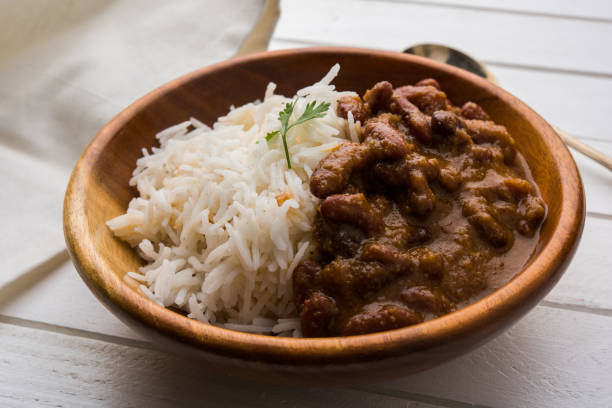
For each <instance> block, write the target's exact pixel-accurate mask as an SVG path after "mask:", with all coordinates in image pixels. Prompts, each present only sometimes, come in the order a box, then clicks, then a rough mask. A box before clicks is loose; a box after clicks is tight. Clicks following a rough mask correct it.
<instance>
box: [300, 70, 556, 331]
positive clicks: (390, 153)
mask: <svg viewBox="0 0 612 408" xmlns="http://www.w3.org/2000/svg"><path fill="white" fill-rule="evenodd" d="M336 112H337V114H338V115H339V116H341V117H344V118H347V116H348V113H349V112H351V114H352V115H353V117H354V120H355V121H360V122H361V124H362V125H363V132H362V140H361V142H360V143H353V142H346V143H343V144H341V145H340V146H338V148H336V149H335V150H334V151H332V152H331V153H330V154H329V155H328V156H327V157H326V158H325V159H323V160H322V161H321V162H320V163H319V165H318V167H317V168H316V169H315V171H314V172H313V174H312V176H311V178H310V189H311V191H312V193H313V194H314V195H315V196H316V197H318V198H320V199H321V202H320V205H319V208H318V212H317V216H316V220H315V227H314V237H315V240H316V243H317V251H316V253H315V254H314V255H312V256H311V257H310V258H309V259H306V260H304V261H302V262H301V263H300V264H299V265H298V266H297V268H296V269H295V271H294V275H293V290H294V298H295V303H296V305H297V308H298V311H299V315H300V319H301V327H302V333H303V335H304V336H305V337H325V336H349V335H356V334H364V333H373V332H378V331H383V330H390V329H396V328H400V327H404V326H410V325H413V324H417V323H420V322H423V321H425V320H429V319H432V318H435V317H437V316H442V315H444V314H447V313H450V312H452V311H454V310H456V309H457V308H460V307H462V306H464V305H465V304H467V303H469V302H472V301H474V300H476V299H477V298H478V297H482V296H484V295H485V294H486V293H488V291H491V290H492V289H494V288H496V287H499V286H500V285H502V284H504V283H505V282H507V281H508V280H509V279H510V278H511V277H512V276H514V275H515V274H516V273H518V272H519V271H520V270H521V268H522V267H523V266H524V264H525V263H526V261H527V259H528V257H529V256H530V254H531V253H532V252H533V250H534V248H535V245H536V243H537V236H536V235H537V232H538V229H539V227H540V225H541V223H542V222H543V220H544V218H545V215H546V205H545V204H544V202H543V200H542V199H541V198H540V196H539V192H538V190H537V187H536V186H535V184H534V183H533V182H531V181H529V180H530V174H529V169H528V167H527V165H526V163H525V160H524V159H523V157H522V156H521V154H520V153H519V152H518V151H517V150H516V147H515V142H514V139H513V138H512V136H511V135H510V134H509V133H508V131H507V130H506V128H505V127H504V126H501V125H498V124H496V123H494V122H493V121H491V120H490V119H489V116H488V115H487V113H485V111H484V110H483V109H482V108H481V107H480V106H479V105H477V104H476V103H474V102H467V103H465V104H464V105H463V106H462V107H461V108H459V107H456V106H453V105H452V104H451V103H450V101H449V100H448V99H447V96H446V94H445V93H444V92H443V91H442V90H441V89H440V85H439V84H438V82H437V81H436V80H434V79H425V80H422V81H420V82H418V83H417V84H415V85H414V86H411V85H407V86H402V87H399V88H395V89H394V88H393V86H392V85H391V84H390V83H389V82H386V81H383V82H379V83H377V84H376V85H374V87H373V88H371V89H370V90H368V91H367V92H366V93H365V94H364V95H363V98H359V97H358V96H355V97H343V98H341V99H340V100H339V101H338V103H337V107H336Z"/></svg>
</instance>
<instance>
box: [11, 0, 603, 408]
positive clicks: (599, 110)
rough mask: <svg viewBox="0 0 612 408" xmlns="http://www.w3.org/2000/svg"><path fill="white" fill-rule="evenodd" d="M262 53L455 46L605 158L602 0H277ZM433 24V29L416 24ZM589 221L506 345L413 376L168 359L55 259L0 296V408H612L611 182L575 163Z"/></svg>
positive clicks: (504, 339) (502, 340) (592, 167)
mask: <svg viewBox="0 0 612 408" xmlns="http://www.w3.org/2000/svg"><path fill="white" fill-rule="evenodd" d="M282 6H283V14H282V17H281V20H280V22H279V25H278V28H277V30H276V32H275V35H274V37H273V41H272V44H271V48H272V49H280V48H294V47H303V46H309V45H350V46H359V47H372V48H383V49H388V50H402V49H403V48H405V47H407V46H409V45H411V44H415V43H419V42H437V43H443V44H449V45H453V46H455V47H458V48H460V49H462V50H464V51H466V52H468V53H470V54H472V55H473V56H475V57H477V58H480V59H481V60H483V61H484V62H486V63H487V64H488V65H489V66H490V68H491V70H492V71H493V72H494V73H495V75H496V76H497V78H498V80H499V82H500V83H501V84H502V85H503V86H504V87H505V88H506V89H507V90H509V91H510V92H511V93H513V94H515V95H516V96H518V97H519V98H521V99H523V100H524V101H525V102H527V103H528V104H529V105H531V106H532V107H533V108H534V109H535V110H536V111H538V112H539V113H540V114H541V115H542V116H543V117H544V118H546V119H547V120H549V121H550V122H551V123H555V124H557V125H558V126H560V127H561V128H563V129H565V130H567V131H568V132H571V133H573V134H575V135H576V136H579V137H580V138H582V139H584V140H585V141H587V142H588V143H590V144H592V145H593V146H594V147H596V148H598V149H600V150H602V151H604V152H606V153H607V154H610V155H612V131H611V129H610V128H611V118H612V97H611V95H612V3H610V1H609V0H583V1H580V2H576V1H572V0H541V1H537V2H535V1H530V0H506V1H503V0H488V1H487V0H435V1H427V0H414V1H410V0H406V1H399V0H396V1H393V0H386V1H349V0H337V1H327V0H309V1H298V0H288V1H284V2H283V3H282ZM430 24H433V27H434V28H432V27H430V26H429V25H430ZM574 157H575V159H576V161H577V163H578V166H579V168H580V171H581V173H582V177H583V181H584V184H585V188H586V193H587V211H588V213H587V214H588V215H587V220H586V225H585V229H584V235H583V238H582V242H581V244H580V247H579V249H578V251H577V253H576V256H575V258H574V261H573V262H572V264H571V265H570V267H569V269H568V271H567V272H566V274H565V276H564V277H563V278H562V280H561V281H560V283H559V284H558V285H557V286H556V287H555V288H554V290H553V291H552V292H551V293H550V295H549V296H548V297H547V298H546V299H545V300H544V301H542V302H541V303H540V305H539V306H537V307H536V308H535V309H534V310H533V311H532V312H531V313H529V314H528V315H527V316H526V317H525V318H523V319H522V320H521V321H520V322H519V323H517V324H516V325H515V326H514V327H512V328H511V329H510V330H509V331H507V332H506V333H505V334H503V335H501V336H499V337H498V338H496V339H495V340H493V341H491V342H490V343H489V344H487V345H485V346H483V347H481V348H479V349H478V350H476V351H474V352H472V353H471V354H468V355H465V356H463V357H461V358H459V359H457V360H455V361H452V362H449V363H447V364H445V365H443V366H440V367H438V368H435V369H433V370H430V371H427V372H423V373H421V374H418V375H414V376H411V377H405V378H399V379H397V380H393V381H384V382H379V383H374V384H371V385H365V386H364V385H361V386H354V387H344V388H337V389H325V388H321V389H309V390H305V389H303V388H295V387H280V386H270V385H263V384H259V383H255V382H249V381H245V380H241V379H237V378H230V377H227V376H224V375H220V374H218V373H215V372H212V371H210V370H209V369H208V368H207V367H205V366H196V367H193V366H192V363H191V361H188V360H184V359H182V358H180V357H175V356H172V355H168V354H166V353H164V352H163V351H161V350H159V349H158V347H157V346H155V345H153V344H151V343H149V342H147V341H146V340H144V339H143V338H141V337H140V336H138V335H137V334H135V333H134V332H132V331H131V330H130V329H128V328H127V327H125V326H124V325H123V324H122V323H120V322H119V321H118V320H117V319H116V318H115V317H114V316H113V315H112V314H111V313H110V312H108V311H107V310H105V309H104V308H103V307H102V306H101V305H100V304H99V303H98V301H97V300H96V299H95V298H94V297H93V295H91V294H90V292H89V290H88V289H87V288H86V287H85V285H84V284H83V283H82V282H81V280H80V278H79V277H78V276H77V274H76V272H75V271H74V268H73V267H72V265H71V263H70V261H69V260H68V258H67V255H65V253H59V254H58V255H57V256H56V257H55V258H53V259H52V260H51V261H49V262H46V263H45V264H42V265H37V266H35V267H33V268H32V269H31V270H30V271H28V273H26V274H24V275H23V276H22V277H21V278H20V279H18V280H17V281H15V282H13V283H12V284H10V285H9V286H8V287H5V288H4V289H2V290H1V291H0V407H13V406H15V407H21V406H27V407H31V406H63V407H85V406H92V407H98V406H109V407H145V406H146V407H162V406H172V407H183V406H184V407H191V406H207V405H208V406H269V405H274V406H279V405H280V406H287V407H293V406H347V407H353V406H384V407H387V406H392V407H393V406H404V407H405V406H409V407H463V406H470V405H472V404H473V405H476V406H495V407H523V406H529V407H575V406H587V407H611V406H612V296H610V293H612V206H611V205H610V203H611V201H612V173H610V172H609V171H607V170H605V169H604V168H602V167H600V166H598V165H597V164H595V163H593V162H591V161H589V160H588V159H586V158H584V157H583V156H581V155H580V154H578V153H575V154H574Z"/></svg>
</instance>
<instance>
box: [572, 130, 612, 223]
mask: <svg viewBox="0 0 612 408" xmlns="http://www.w3.org/2000/svg"><path fill="white" fill-rule="evenodd" d="M586 142H587V143H588V144H589V145H591V146H592V147H593V148H595V149H598V150H599V151H601V152H603V153H605V154H607V155H608V156H610V157H612V143H607V142H596V141H594V140H588V141H586ZM570 151H571V152H572V154H573V156H574V159H575V160H576V164H577V165H578V169H579V170H580V175H581V176H582V182H583V184H584V191H585V194H586V207H587V211H590V212H594V213H599V214H607V215H610V214H612V205H610V203H611V202H612V173H611V172H610V170H608V169H606V168H605V167H603V166H601V165H600V164H598V163H596V162H595V161H593V160H591V159H589V158H588V157H586V156H584V155H582V154H581V153H578V152H576V151H574V150H572V149H570Z"/></svg>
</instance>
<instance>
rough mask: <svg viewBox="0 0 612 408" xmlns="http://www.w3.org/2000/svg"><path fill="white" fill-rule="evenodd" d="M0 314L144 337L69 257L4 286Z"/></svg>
mask: <svg viewBox="0 0 612 408" xmlns="http://www.w3.org/2000/svg"><path fill="white" fill-rule="evenodd" d="M0 315H4V316H9V317H16V318H22V319H27V320H33V321H40V322H45V323H48V324H52V325H58V326H63V327H70V328H75V329H79V330H87V331H91V332H98V333H104V334H106V335H111V336H118V337H123V338H128V339H134V340H142V337H141V336H140V335H138V334H137V333H135V332H134V331H133V330H131V329H130V328H128V327H127V326H125V325H124V324H123V323H121V321H120V320H119V319H117V318H116V317H115V316H114V315H113V314H112V313H111V312H110V311H108V310H107V309H106V308H105V307H104V306H103V305H102V304H101V303H100V302H99V301H98V299H96V298H95V296H94V295H93V294H92V293H91V292H90V290H89V288H87V286H86V285H85V283H84V282H83V281H82V280H81V278H80V277H79V275H78V273H77V272H76V270H75V269H74V266H73V265H72V262H71V261H70V260H69V259H64V261H63V262H62V263H61V264H60V265H54V267H53V268H49V269H46V270H39V271H35V272H33V273H29V274H25V275H23V276H22V277H21V278H20V279H19V280H17V281H15V282H13V283H12V284H11V285H8V286H5V287H4V288H2V289H0Z"/></svg>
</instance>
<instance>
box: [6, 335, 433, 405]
mask: <svg viewBox="0 0 612 408" xmlns="http://www.w3.org/2000/svg"><path fill="white" fill-rule="evenodd" d="M0 348H1V349H2V358H0V405H1V406H3V407H33V406H54V407H59V406H65V407H101V406H105V407H151V408H154V407H168V406H173V407H200V406H216V407H268V406H279V405H281V406H291V407H310V406H334V407H355V406H368V407H411V408H433V407H435V406H438V405H432V404H428V403H420V402H410V401H408V400H406V399H403V398H396V397H392V396H385V395H379V394H375V393H369V392H364V391H359V390H355V389H349V388H336V389H333V388H318V389H304V388H302V387H296V386H283V385H266V384H260V383H256V382H252V381H247V380H243V379H239V378H233V377H230V376H227V375H224V374H218V373H215V372H212V371H210V370H209V369H208V368H207V367H206V366H203V365H201V364H198V363H195V364H194V362H193V361H191V360H187V359H182V358H178V357H174V356H171V355H167V354H164V353H161V352H158V351H153V350H144V349H138V348H132V347H128V346H124V345H118V344H112V343H106V342H103V341H98V340H91V339H86V338H79V337H73V336H68V335H64V334H59V333H52V332H47V331H41V330H37V329H31V328H25V327H18V326H13V325H8V324H3V323H0ZM417 397H418V396H417ZM430 399H431V400H432V401H435V398H430ZM434 404H435V403H434Z"/></svg>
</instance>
